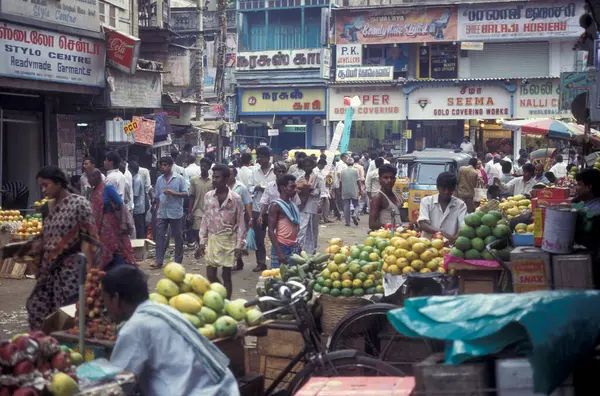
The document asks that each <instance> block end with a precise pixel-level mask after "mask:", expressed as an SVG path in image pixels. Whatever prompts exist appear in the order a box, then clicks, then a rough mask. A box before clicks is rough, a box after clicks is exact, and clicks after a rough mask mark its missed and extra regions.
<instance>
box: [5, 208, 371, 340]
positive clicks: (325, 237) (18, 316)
mask: <svg viewBox="0 0 600 396" xmlns="http://www.w3.org/2000/svg"><path fill="white" fill-rule="evenodd" d="M367 223H368V218H367V215H363V216H362V217H361V221H360V223H359V225H358V227H355V226H354V225H353V226H352V227H345V226H344V223H343V222H334V223H330V224H321V226H320V227H319V245H318V250H319V251H323V250H325V248H326V247H327V246H328V241H329V240H330V239H331V238H342V239H343V240H344V243H345V244H347V245H354V244H358V243H361V242H362V241H364V239H365V237H366V233H367V230H368V224H367ZM267 239H268V237H267ZM268 249H269V250H270V244H269V247H268ZM172 254H173V249H172V248H171V249H170V250H169V251H167V256H169V255H171V256H172ZM165 261H166V262H168V260H167V259H165ZM152 263H153V260H152V259H148V260H145V261H144V262H142V263H140V268H142V269H143V270H144V271H145V272H146V273H147V274H148V275H149V289H150V291H153V290H154V289H155V287H156V283H157V282H158V280H159V279H161V278H162V277H163V275H162V272H161V271H160V270H156V269H151V268H150V264H152ZM268 263H269V261H268V259H267V265H268ZM183 265H184V266H185V268H186V271H187V272H189V273H196V274H202V275H205V274H206V268H205V267H206V265H205V264H204V261H203V259H200V260H195V259H194V257H193V250H192V249H186V251H185V257H184V260H183ZM255 267H256V257H255V255H254V252H252V251H251V252H250V254H249V255H248V256H244V269H243V270H242V271H236V272H234V273H233V297H232V298H245V299H248V300H249V299H252V298H254V297H255V295H256V293H255V287H256V282H257V280H258V277H259V276H260V273H256V272H252V269H253V268H255ZM34 285H35V280H32V279H20V280H15V279H3V278H0V340H5V339H8V338H9V337H10V336H11V335H14V334H17V333H22V332H24V331H27V311H26V310H25V303H26V301H27V297H28V296H29V294H30V293H31V290H32V289H33V287H34Z"/></svg>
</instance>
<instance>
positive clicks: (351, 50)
mask: <svg viewBox="0 0 600 396" xmlns="http://www.w3.org/2000/svg"><path fill="white" fill-rule="evenodd" d="M335 53H336V57H335V65H336V66H337V67H348V66H362V62H363V57H362V54H363V53H362V45H360V44H340V45H337V46H336V47H335Z"/></svg>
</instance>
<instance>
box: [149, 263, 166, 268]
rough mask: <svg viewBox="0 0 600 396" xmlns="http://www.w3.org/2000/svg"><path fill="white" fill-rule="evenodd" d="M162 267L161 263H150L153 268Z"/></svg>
mask: <svg viewBox="0 0 600 396" xmlns="http://www.w3.org/2000/svg"><path fill="white" fill-rule="evenodd" d="M162 267H163V266H162V265H160V264H156V263H154V264H150V268H152V269H161V268H162Z"/></svg>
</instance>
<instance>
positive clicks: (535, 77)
mask: <svg viewBox="0 0 600 396" xmlns="http://www.w3.org/2000/svg"><path fill="white" fill-rule="evenodd" d="M392 3H393V4H397V3H398V2H392ZM440 3H441V2H440V1H425V2H422V4H421V3H420V6H419V7H414V6H400V5H398V6H396V7H393V4H388V2H385V4H381V2H379V1H376V0H373V1H369V2H367V3H365V2H356V1H351V0H349V1H346V2H343V3H342V4H341V5H342V7H340V8H337V9H334V12H333V17H334V26H335V28H334V32H335V48H334V52H333V53H334V59H335V70H334V73H333V74H334V75H335V80H336V82H335V84H340V83H344V82H346V83H349V82H352V81H353V82H357V81H359V80H361V79H362V81H360V82H361V84H365V85H367V86H368V87H375V86H376V85H377V84H378V83H379V84H381V83H383V82H385V81H387V84H389V86H390V88H391V89H394V88H395V89H398V90H399V91H401V92H402V94H403V95H404V96H405V100H406V107H405V111H404V114H403V115H404V116H405V120H406V121H407V124H406V125H403V126H400V128H405V129H406V130H407V131H410V133H406V134H405V135H406V136H411V138H410V139H409V142H408V149H409V151H410V150H413V149H415V148H425V147H453V146H454V147H457V146H458V145H459V144H460V143H461V141H462V138H463V136H465V135H466V136H469V137H470V138H471V140H472V142H473V143H474V144H475V145H476V148H477V149H478V150H479V151H487V150H489V147H488V143H487V142H488V141H490V142H489V143H490V144H491V145H492V146H493V145H494V144H495V143H496V142H497V141H502V140H506V142H503V143H505V144H507V145H508V146H510V147H515V146H519V144H516V143H515V142H514V141H513V138H514V136H513V134H512V133H511V132H510V131H507V130H504V129H502V128H501V127H499V125H501V123H502V121H503V120H508V119H513V118H532V117H561V116H562V115H564V113H561V112H560V111H559V110H558V98H559V95H558V86H557V82H558V78H559V76H560V73H561V72H562V71H566V70H574V68H575V67H576V62H575V56H574V55H573V52H572V47H573V42H574V39H576V38H577V37H578V36H579V35H580V34H581V32H582V29H581V28H580V27H579V22H578V19H579V16H580V15H581V14H583V12H584V11H583V4H584V3H583V1H575V2H571V3H557V2H553V1H540V2H535V3H526V4H523V3H517V2H497V3H494V2H488V1H477V2H474V3H472V4H464V3H460V4H452V3H453V2H444V4H440ZM456 3H458V2H456ZM384 6H385V7H384ZM390 6H391V7H390ZM369 80H371V81H369ZM332 106H333V105H330V111H329V113H328V118H329V119H330V121H333V120H334V118H332V117H335V114H333V113H332V111H331V109H332ZM399 132H400V130H398V131H396V134H398V133H399Z"/></svg>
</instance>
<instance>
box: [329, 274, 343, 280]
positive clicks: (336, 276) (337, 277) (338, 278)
mask: <svg viewBox="0 0 600 396" xmlns="http://www.w3.org/2000/svg"><path fill="white" fill-rule="evenodd" d="M340 278H341V275H340V273H339V272H332V273H331V275H330V276H329V279H331V280H332V281H336V280H340Z"/></svg>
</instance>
